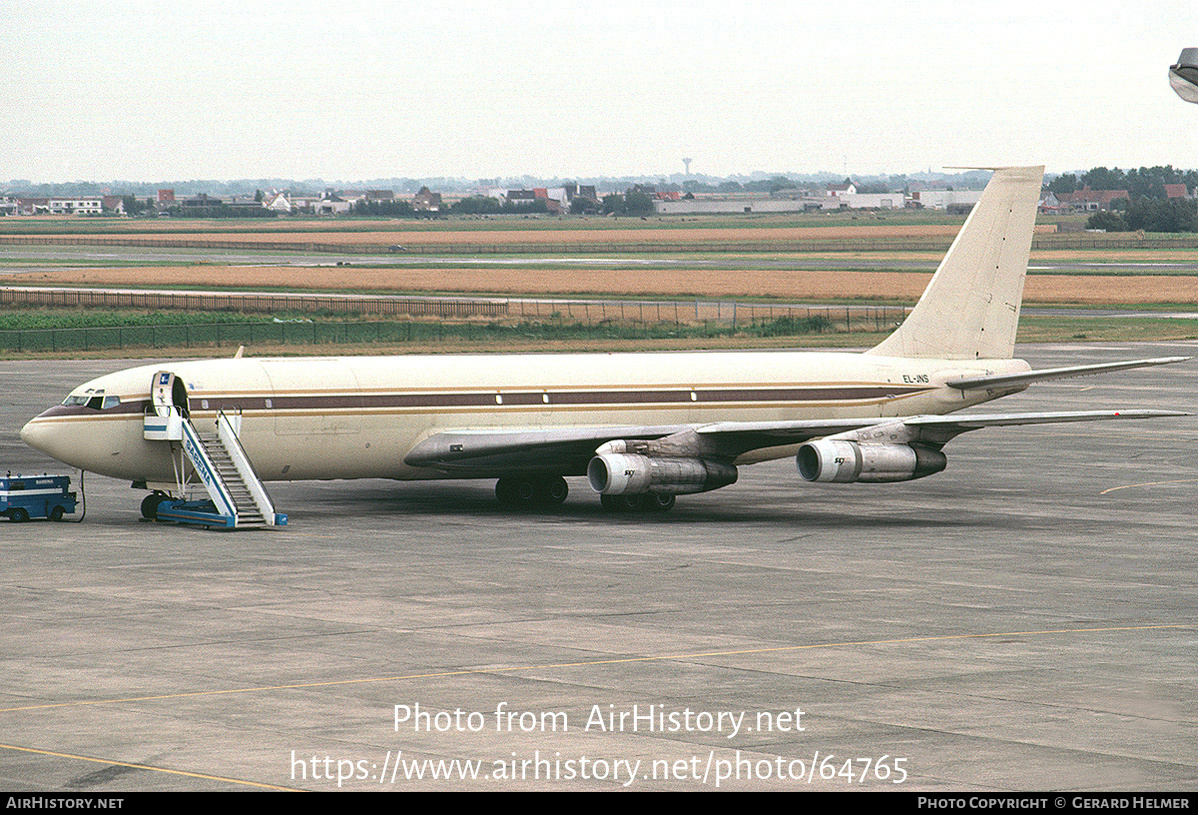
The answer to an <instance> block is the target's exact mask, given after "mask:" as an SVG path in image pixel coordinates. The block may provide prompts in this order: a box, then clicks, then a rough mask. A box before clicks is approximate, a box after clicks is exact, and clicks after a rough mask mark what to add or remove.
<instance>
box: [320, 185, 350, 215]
mask: <svg viewBox="0 0 1198 815" xmlns="http://www.w3.org/2000/svg"><path fill="white" fill-rule="evenodd" d="M353 207H354V203H353V201H347V200H345V199H344V198H342V197H341V196H340V195H338V194H337V193H335V192H333V191H332V190H329V191H327V192H325V194H324V195H322V196H320V200H319V201H316V202H314V203H313V205H312V209H313V211H314V212H315V213H316V214H317V215H344V214H345V213H347V212H350V211H351V210H353Z"/></svg>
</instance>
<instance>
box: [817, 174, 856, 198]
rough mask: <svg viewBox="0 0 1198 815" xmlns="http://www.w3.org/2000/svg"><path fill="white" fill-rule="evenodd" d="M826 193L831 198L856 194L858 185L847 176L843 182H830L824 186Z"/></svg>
mask: <svg viewBox="0 0 1198 815" xmlns="http://www.w3.org/2000/svg"><path fill="white" fill-rule="evenodd" d="M824 194H825V195H827V196H828V197H829V198H835V197H838V196H841V195H856V194H857V185H856V184H854V183H853V182H852V181H849V180H848V179H847V178H846V179H845V180H844V181H842V182H839V183H835V184H829V185H828V186H827V187H825V188H824Z"/></svg>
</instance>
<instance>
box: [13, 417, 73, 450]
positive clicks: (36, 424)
mask: <svg viewBox="0 0 1198 815" xmlns="http://www.w3.org/2000/svg"><path fill="white" fill-rule="evenodd" d="M48 412H49V411H47V413H48ZM68 435H70V434H66V433H63V432H62V427H61V425H59V424H58V423H57V422H53V421H49V420H48V419H47V418H46V413H42V414H41V415H39V416H36V417H34V418H32V419H30V420H29V421H28V422H27V423H26V424H25V426H24V427H22V428H21V441H23V442H25V443H26V444H28V445H29V446H30V447H32V448H33V449H34V450H40V451H41V452H43V453H45V454H46V455H48V456H51V457H53V458H56V459H58V460H59V461H62V462H66V463H70V462H69V461H68V459H69V458H70V457H71V456H70V451H71V448H72V447H74V445H73V444H72V443H71V439H69V438H67V436H68Z"/></svg>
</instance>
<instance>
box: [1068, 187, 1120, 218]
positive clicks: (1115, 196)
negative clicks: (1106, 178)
mask: <svg viewBox="0 0 1198 815" xmlns="http://www.w3.org/2000/svg"><path fill="white" fill-rule="evenodd" d="M1130 197H1131V196H1130V195H1129V194H1128V192H1127V190H1092V189H1090V185H1089V184H1087V185H1086V186H1084V187H1082V188H1081V189H1080V190H1076V191H1074V192H1063V193H1060V194H1059V195H1058V196H1057V198H1058V199H1059V200H1060V202H1061V204H1062V205H1065V206H1068V207H1070V208H1071V209H1074V210H1082V211H1084V212H1099V211H1101V210H1108V209H1110V208H1111V204H1113V203H1114V202H1116V201H1118V200H1120V199H1129V198H1130Z"/></svg>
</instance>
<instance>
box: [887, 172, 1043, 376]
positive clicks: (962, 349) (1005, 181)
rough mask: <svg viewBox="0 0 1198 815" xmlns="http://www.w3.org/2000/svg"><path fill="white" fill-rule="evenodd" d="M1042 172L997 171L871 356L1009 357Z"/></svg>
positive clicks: (1017, 322) (1017, 316)
mask: <svg viewBox="0 0 1198 815" xmlns="http://www.w3.org/2000/svg"><path fill="white" fill-rule="evenodd" d="M1043 179H1044V168H1043V167H1001V168H995V170H994V175H993V176H991V177H990V183H989V184H987V185H986V189H985V191H984V192H983V193H982V197H981V200H979V201H978V203H977V205H976V206H974V208H973V211H972V212H971V213H970V214H969V217H968V218H967V219H966V221H965V225H964V226H963V227H961V231H960V232H959V233H958V234H957V238H956V240H954V241H953V245H952V246H951V247H949V250H948V254H947V255H945V256H944V260H942V261H941V262H940V267H939V268H938V269H937V270H936V274H935V275H933V276H932V280H931V282H930V283H928V287H927V288H926V289H924V292H923V295H922V296H921V297H920V298H919V302H918V303H916V304H915V308H914V309H913V310H912V312H911V313H910V314H909V315H908V316H907V319H906V320H904V321H903V324H902V325H900V326H899V327H898V329H897V330H896V331H895V332H894V333H893V334H891V335H890V336H889V337H887V338H886V339H885V340H883V341H882V342H881V343H879V344H878V345H877V346H876V347H875V348H873V349H871V350H869V351H867V352H866V353H868V354H877V355H881V356H894V357H925V358H935V359H1009V358H1010V357H1011V356H1012V354H1013V353H1014V350H1015V332H1016V330H1017V329H1018V328H1019V307H1020V303H1021V302H1022V300H1023V280H1024V277H1025V276H1026V275H1027V259H1028V254H1029V252H1030V251H1031V246H1032V229H1033V227H1034V226H1035V224H1036V206H1037V204H1038V203H1039V200H1040V184H1041V182H1042V181H1043Z"/></svg>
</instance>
